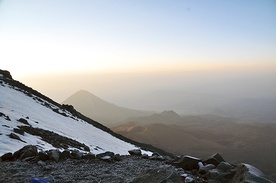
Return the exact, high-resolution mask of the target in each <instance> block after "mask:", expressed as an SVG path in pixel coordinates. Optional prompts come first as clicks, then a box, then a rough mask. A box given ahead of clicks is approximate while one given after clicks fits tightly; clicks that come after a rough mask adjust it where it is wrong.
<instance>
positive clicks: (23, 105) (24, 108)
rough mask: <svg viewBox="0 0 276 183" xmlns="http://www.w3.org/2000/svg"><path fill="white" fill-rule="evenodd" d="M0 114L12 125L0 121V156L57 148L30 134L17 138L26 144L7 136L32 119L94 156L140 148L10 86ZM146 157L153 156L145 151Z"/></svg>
mask: <svg viewBox="0 0 276 183" xmlns="http://www.w3.org/2000/svg"><path fill="white" fill-rule="evenodd" d="M41 100H42V99H41ZM42 101H43V100H42ZM50 105H52V104H50ZM52 106H53V105H52ZM53 107H56V106H53ZM56 108H57V107H56ZM0 112H1V113H4V114H5V115H7V116H9V117H10V119H11V121H8V120H6V119H5V118H4V117H3V116H2V117H0V155H2V154H4V153H7V152H14V151H16V150H18V149H20V148H22V147H23V146H25V145H27V144H33V145H37V146H39V148H40V149H44V150H47V149H53V148H54V147H53V146H52V145H51V144H48V143H46V142H44V141H42V140H41V138H40V137H38V136H33V135H30V134H27V133H25V135H24V136H23V135H19V134H17V135H18V136H20V138H21V139H22V140H24V141H26V142H27V143H24V142H21V141H19V140H15V139H11V138H10V137H8V136H7V135H9V134H10V133H11V132H12V131H13V128H16V126H21V125H23V124H22V123H20V122H18V121H17V120H18V119H20V118H26V117H28V118H29V119H27V120H28V122H29V124H30V125H32V126H33V127H38V128H42V129H45V130H49V131H53V132H55V133H57V134H59V135H62V136H65V137H68V138H72V139H74V140H77V141H78V142H80V143H84V144H85V145H87V146H88V147H89V148H90V151H91V152H93V153H95V154H98V153H102V152H105V151H112V152H114V153H118V154H121V155H123V154H128V150H131V149H135V148H137V147H136V146H134V145H132V144H129V143H127V142H124V141H122V140H120V139H117V138H116V137H114V136H112V135H110V134H109V133H107V132H104V131H102V130H100V129H98V128H96V127H94V126H93V125H91V124H89V123H87V122H85V121H83V120H81V119H77V118H76V117H74V118H76V119H77V120H76V119H72V118H70V117H65V116H62V115H60V114H58V113H56V112H53V111H52V110H51V109H50V108H47V107H45V106H43V105H41V102H38V101H36V100H34V99H33V98H32V97H29V96H27V95H26V94H24V93H23V92H20V91H17V90H15V89H13V88H11V87H10V86H9V85H7V84H4V86H2V85H0ZM63 112H64V111H63ZM69 114H70V113H68V112H67V115H69ZM97 147H99V148H97ZM143 153H147V154H151V153H150V152H145V151H143Z"/></svg>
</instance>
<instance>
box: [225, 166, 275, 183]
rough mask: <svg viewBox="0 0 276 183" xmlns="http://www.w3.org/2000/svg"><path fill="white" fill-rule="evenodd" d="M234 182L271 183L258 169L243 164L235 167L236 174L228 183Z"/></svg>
mask: <svg viewBox="0 0 276 183" xmlns="http://www.w3.org/2000/svg"><path fill="white" fill-rule="evenodd" d="M236 182H244V183H246V182H261V183H273V181H271V180H269V179H268V178H267V177H266V176H265V175H264V174H263V173H262V172H261V171H260V170H259V169H257V168H255V167H253V166H251V165H248V164H244V163H242V164H239V165H238V166H237V172H236V173H235V175H234V176H233V178H232V179H231V181H230V183H236Z"/></svg>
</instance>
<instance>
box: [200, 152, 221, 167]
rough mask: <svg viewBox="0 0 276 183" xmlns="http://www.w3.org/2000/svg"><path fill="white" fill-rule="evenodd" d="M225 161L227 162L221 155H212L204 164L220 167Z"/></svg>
mask: <svg viewBox="0 0 276 183" xmlns="http://www.w3.org/2000/svg"><path fill="white" fill-rule="evenodd" d="M223 161H225V160H224V159H223V157H222V156H221V155H220V154H219V153H216V154H214V155H212V156H211V157H210V158H208V159H207V160H205V161H204V164H213V165H215V166H218V164H220V162H223Z"/></svg>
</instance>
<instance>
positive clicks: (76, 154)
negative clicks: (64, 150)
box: [71, 149, 83, 160]
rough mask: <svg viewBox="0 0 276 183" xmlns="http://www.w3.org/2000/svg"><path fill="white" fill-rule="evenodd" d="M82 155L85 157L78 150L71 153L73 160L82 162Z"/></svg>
mask: <svg viewBox="0 0 276 183" xmlns="http://www.w3.org/2000/svg"><path fill="white" fill-rule="evenodd" d="M82 155H83V153H82V152H80V151H79V150H77V149H75V150H73V151H72V152H71V158H73V159H78V160H80V159H82Z"/></svg>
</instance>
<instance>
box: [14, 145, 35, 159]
mask: <svg viewBox="0 0 276 183" xmlns="http://www.w3.org/2000/svg"><path fill="white" fill-rule="evenodd" d="M37 155H38V152H37V147H36V146H34V145H27V146H24V147H23V148H21V149H19V150H18V151H16V152H15V153H14V154H13V157H14V159H24V158H28V157H34V156H37Z"/></svg>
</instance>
